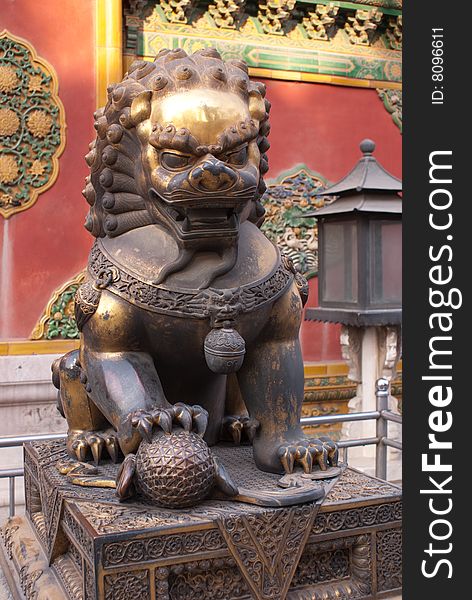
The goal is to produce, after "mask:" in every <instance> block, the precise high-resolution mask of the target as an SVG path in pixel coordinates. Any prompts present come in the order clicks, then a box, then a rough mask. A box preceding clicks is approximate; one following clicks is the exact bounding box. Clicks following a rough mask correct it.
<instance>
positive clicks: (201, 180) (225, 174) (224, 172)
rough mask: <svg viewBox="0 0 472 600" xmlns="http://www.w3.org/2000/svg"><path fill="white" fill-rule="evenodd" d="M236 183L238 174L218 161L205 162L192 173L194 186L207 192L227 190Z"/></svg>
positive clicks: (191, 180) (191, 181)
mask: <svg viewBox="0 0 472 600" xmlns="http://www.w3.org/2000/svg"><path fill="white" fill-rule="evenodd" d="M235 181H236V173H235V172H234V171H233V170H232V169H230V168H229V167H227V166H226V165H225V163H224V162H222V161H221V160H217V159H209V160H205V161H204V162H202V163H201V164H200V165H197V166H196V167H195V168H194V169H193V171H192V172H191V173H190V183H191V184H192V186H193V187H194V188H196V189H199V190H205V191H207V192H217V191H220V190H221V191H224V190H227V189H229V188H230V187H231V186H232V185H234V183H235Z"/></svg>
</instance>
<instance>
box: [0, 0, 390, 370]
mask: <svg viewBox="0 0 472 600" xmlns="http://www.w3.org/2000/svg"><path fill="white" fill-rule="evenodd" d="M94 10H95V2H93V1H92V0H87V1H83V2H80V3H78V2H76V1H75V0H49V1H48V3H47V10H46V8H45V5H44V4H41V3H32V2H30V1H29V0H14V1H13V2H7V3H4V4H3V5H2V26H3V27H5V28H6V29H8V30H9V31H10V32H11V33H13V34H14V35H16V36H19V37H23V38H25V39H26V40H27V41H29V42H30V44H32V45H33V46H34V47H35V49H36V51H37V53H38V55H39V56H41V57H42V58H45V59H46V60H47V61H48V62H49V63H50V64H51V65H52V66H53V67H54V69H55V71H56V73H57V76H58V79H59V96H60V98H61V100H62V102H63V104H64V108H65V118H66V123H67V130H66V147H65V150H64V152H63V154H62V156H61V158H60V159H59V176H58V179H57V180H56V183H55V184H54V185H53V186H52V188H50V189H49V190H48V191H47V192H45V193H44V194H42V195H40V197H39V199H38V201H37V203H36V204H35V205H34V206H33V207H32V208H31V209H29V210H27V211H24V212H22V213H19V214H17V215H13V216H12V217H11V218H10V219H9V220H8V224H6V222H4V223H3V224H2V227H0V243H1V244H2V247H3V248H7V252H6V253H4V254H5V255H4V257H3V264H2V268H3V269H6V270H7V272H8V277H7V278H4V281H5V280H7V281H8V286H9V289H7V290H6V291H5V290H4V291H3V293H2V297H3V299H4V304H5V306H6V307H7V310H2V311H1V315H0V339H10V340H11V339H21V338H27V337H28V336H29V334H30V333H31V331H32V329H33V327H34V325H35V324H36V322H37V320H38V319H39V317H40V316H41V314H42V311H43V310H44V308H45V306H46V304H47V302H48V300H49V298H50V296H51V294H52V292H53V290H54V289H56V288H57V287H59V286H60V285H61V284H63V283H64V282H65V281H67V280H68V279H70V278H71V277H72V276H74V275H75V274H76V273H78V272H79V271H80V270H81V269H83V267H84V266H85V263H86V260H87V254H88V251H89V248H90V245H91V242H92V238H91V237H90V235H89V234H88V233H87V232H86V230H85V229H84V228H83V221H84V218H85V215H86V213H87V204H86V202H85V200H84V199H83V198H82V196H81V193H80V192H81V190H82V188H83V185H84V177H85V176H86V174H87V167H86V165H85V161H84V159H83V156H84V155H85V154H86V153H87V151H88V144H89V142H90V141H91V140H92V138H93V137H94V130H93V118H92V115H93V112H94V110H95V52H94V43H95V42H94ZM265 83H266V84H267V88H268V89H267V97H268V98H269V99H270V101H271V103H272V110H271V123H272V131H271V134H270V142H271V149H270V150H269V164H270V171H269V173H268V176H267V177H268V178H275V177H277V176H278V175H279V174H280V173H281V172H282V171H286V170H288V169H290V168H291V167H293V166H294V165H296V164H298V163H305V164H306V165H307V166H308V167H309V168H310V169H313V170H314V171H317V172H318V173H320V174H321V175H322V176H324V177H325V178H327V179H328V180H330V181H335V180H337V179H339V178H340V177H342V176H343V175H344V174H345V173H346V172H347V171H348V170H349V169H350V168H351V167H352V166H353V164H354V163H355V161H356V160H357V159H358V158H359V149H358V145H359V142H360V141H361V140H362V139H363V138H365V137H370V138H372V139H374V140H375V141H376V143H377V149H376V157H377V158H378V160H379V161H380V162H381V163H382V164H383V165H384V166H385V167H386V168H387V169H388V170H390V171H391V172H392V173H393V174H394V175H396V176H401V135H400V132H399V130H398V128H397V127H396V126H395V125H394V123H393V121H392V119H391V116H390V115H389V114H388V112H387V111H386V110H385V108H384V106H383V103H382V102H381V100H380V99H379V97H378V95H377V93H376V91H375V90H366V89H360V88H350V87H340V86H330V85H324V84H316V83H313V84H310V83H296V82H286V81H275V80H266V81H265ZM5 235H6V236H8V237H7V239H6V240H5V242H6V243H5V244H4V245H3V241H2V236H5ZM310 288H311V293H310V299H309V305H310V306H313V305H315V304H316V297H317V279H316V278H315V279H312V280H311V281H310ZM5 299H6V301H5ZM2 308H3V307H2ZM301 339H302V346H303V352H304V358H305V360H307V361H325V360H336V359H339V358H340V347H339V330H338V327H337V326H334V325H330V324H320V323H308V322H305V323H304V324H303V326H302V333H301Z"/></svg>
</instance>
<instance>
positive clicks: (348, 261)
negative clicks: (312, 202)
mask: <svg viewBox="0 0 472 600" xmlns="http://www.w3.org/2000/svg"><path fill="white" fill-rule="evenodd" d="M360 148H361V151H362V153H363V156H362V158H361V159H360V160H359V162H358V163H357V164H356V165H355V167H354V168H353V169H352V171H351V172H350V173H348V174H347V175H346V176H345V177H343V178H342V179H341V180H340V181H338V183H335V184H334V185H333V186H331V187H330V188H328V189H325V190H324V192H323V195H327V196H336V199H335V200H334V202H331V203H330V204H328V205H327V206H324V207H323V208H321V209H319V210H317V211H315V212H314V213H310V214H309V215H306V216H311V217H313V216H315V217H316V218H317V220H318V253H319V254H318V259H319V274H318V277H319V288H318V289H319V292H318V299H319V307H318V308H312V309H308V310H307V313H306V318H307V319H310V320H320V321H331V322H335V323H343V324H344V325H354V326H358V327H362V326H370V325H398V324H400V323H401V314H402V263H401V241H402V200H401V197H400V196H399V192H400V191H401V189H402V183H401V181H400V180H399V179H397V178H396V177H393V175H390V173H388V172H387V171H386V170H385V169H384V168H383V167H382V165H380V164H379V163H378V162H377V160H376V159H375V158H374V156H373V155H372V154H373V151H374V149H375V144H374V142H372V141H371V140H364V141H363V142H361V144H360Z"/></svg>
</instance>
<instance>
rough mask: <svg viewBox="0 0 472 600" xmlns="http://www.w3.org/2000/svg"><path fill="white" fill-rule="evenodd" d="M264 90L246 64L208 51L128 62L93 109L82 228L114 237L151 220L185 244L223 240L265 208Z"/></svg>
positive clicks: (232, 237)
mask: <svg viewBox="0 0 472 600" xmlns="http://www.w3.org/2000/svg"><path fill="white" fill-rule="evenodd" d="M264 96H265V86H264V85H263V84H262V83H253V82H251V81H250V80H249V77H248V70H247V66H246V64H245V63H244V62H243V61H240V60H229V61H223V60H222V59H221V57H220V55H219V54H218V52H217V51H216V50H215V49H213V48H205V49H203V50H200V51H198V52H195V53H194V54H192V55H187V54H186V52H185V51H184V50H182V49H176V50H161V51H160V52H159V54H158V55H157V57H156V59H155V60H154V62H146V61H136V62H134V63H133V64H132V65H131V67H130V69H129V72H128V73H127V74H126V75H125V77H124V79H123V81H122V82H121V83H118V84H116V85H111V86H110V87H109V88H108V103H107V105H106V106H105V108H103V109H100V110H98V111H97V112H96V113H95V117H96V122H95V128H96V130H97V134H98V135H97V139H96V141H95V142H93V143H92V144H91V150H90V152H89V154H88V155H87V156H86V160H87V164H88V165H89V166H90V168H91V175H90V176H89V177H88V178H87V185H86V187H85V190H84V192H83V193H84V196H85V198H86V199H87V201H88V203H89V204H90V205H91V208H90V212H89V215H88V217H87V221H86V224H85V226H86V228H87V229H88V230H89V231H90V232H91V233H92V235H94V236H96V237H99V236H100V237H103V236H109V237H115V236H118V235H121V234H122V233H125V232H127V231H130V230H131V229H135V228H137V227H142V226H144V225H149V224H152V223H156V224H159V225H161V226H164V227H165V228H166V229H167V230H169V231H171V233H172V235H173V236H174V237H175V238H176V239H177V240H178V242H179V245H180V246H181V247H182V249H183V251H189V250H192V251H195V249H198V248H202V247H205V246H208V245H210V246H211V245H213V246H215V245H216V247H217V246H218V245H220V246H221V247H228V246H230V245H231V244H232V243H234V240H235V239H237V234H238V229H239V224H240V223H241V222H243V221H244V220H246V219H249V220H251V221H252V222H256V223H258V222H260V221H261V220H262V217H263V213H264V209H263V208H262V205H261V204H260V202H259V198H260V197H261V195H262V194H263V193H264V190H265V185H264V182H263V180H262V177H263V175H264V173H266V172H267V169H268V164H267V156H266V154H265V152H266V150H267V149H268V148H269V143H268V141H267V137H266V136H267V135H268V133H269V122H268V113H269V109H270V104H269V103H268V101H267V100H264ZM218 240H220V241H219V242H218Z"/></svg>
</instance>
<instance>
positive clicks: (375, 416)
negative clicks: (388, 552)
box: [0, 378, 402, 517]
mask: <svg viewBox="0 0 472 600" xmlns="http://www.w3.org/2000/svg"><path fill="white" fill-rule="evenodd" d="M375 387H376V389H375V394H376V399H377V410H372V411H364V412H353V413H344V414H339V415H330V416H322V417H303V418H302V419H301V424H302V425H328V424H333V423H351V422H356V421H372V420H375V421H376V436H375V437H370V438H360V439H347V440H340V441H338V442H337V445H338V447H339V448H340V449H343V451H344V456H343V461H344V462H347V452H348V448H354V447H359V446H371V445H375V446H376V455H375V476H376V477H379V478H380V479H387V448H388V447H391V448H395V449H397V450H402V443H401V442H398V441H396V440H392V439H390V438H389V437H388V423H389V421H390V422H393V423H398V424H400V425H401V424H402V416H401V415H399V414H397V413H393V412H391V411H389V410H388V398H389V388H390V386H389V382H388V380H387V379H384V378H380V379H378V380H377V382H376V386H375ZM65 438H66V434H65V433H54V434H40V435H20V436H8V437H0V449H1V448H14V447H20V446H23V444H25V443H26V442H41V441H51V440H63V439H65ZM23 475H24V471H23V468H22V467H20V468H17V469H0V479H8V484H9V485H8V506H9V509H8V510H9V516H10V517H12V516H14V514H15V500H16V499H15V482H16V479H17V478H19V477H23Z"/></svg>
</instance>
